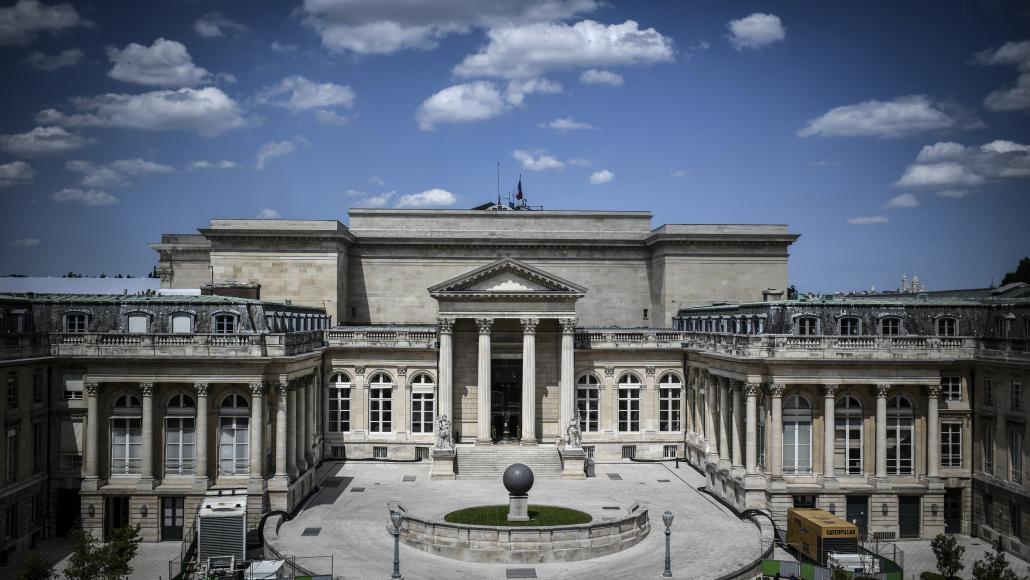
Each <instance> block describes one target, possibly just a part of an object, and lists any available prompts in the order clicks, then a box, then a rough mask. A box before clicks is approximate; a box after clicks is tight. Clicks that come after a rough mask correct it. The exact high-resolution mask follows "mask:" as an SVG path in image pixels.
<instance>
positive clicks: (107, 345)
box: [47, 331, 324, 357]
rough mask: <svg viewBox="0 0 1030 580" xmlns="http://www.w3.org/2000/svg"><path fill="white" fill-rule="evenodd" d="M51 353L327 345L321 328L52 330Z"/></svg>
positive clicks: (277, 352) (175, 352)
mask: <svg viewBox="0 0 1030 580" xmlns="http://www.w3.org/2000/svg"><path fill="white" fill-rule="evenodd" d="M48 342H49V350H48V351H47V354H49V355H52V356H104V357H111V356H126V357H130V356H149V357H223V356H232V357H266V356H293V355H297V354H304V353H307V352H314V351H315V350H317V349H319V348H322V347H323V346H324V341H323V339H322V332H321V331H305V332H291V333H285V334H197V333H193V334H120V333H64V332H53V333H50V334H49V340H48Z"/></svg>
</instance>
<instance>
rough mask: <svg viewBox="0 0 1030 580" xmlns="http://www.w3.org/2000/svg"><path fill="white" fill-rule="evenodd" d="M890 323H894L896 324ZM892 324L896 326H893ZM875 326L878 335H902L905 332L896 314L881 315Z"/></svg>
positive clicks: (900, 319)
mask: <svg viewBox="0 0 1030 580" xmlns="http://www.w3.org/2000/svg"><path fill="white" fill-rule="evenodd" d="M890 323H896V325H893V324H890ZM894 326H896V328H893V327H894ZM876 327H877V330H878V331H879V334H880V336H903V335H904V334H905V327H904V324H903V323H902V318H901V317H900V316H898V315H896V314H888V315H886V316H881V317H880V319H879V320H878V321H877V324H876ZM888 330H890V332H888Z"/></svg>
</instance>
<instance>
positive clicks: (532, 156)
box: [511, 149, 565, 171]
mask: <svg viewBox="0 0 1030 580" xmlns="http://www.w3.org/2000/svg"><path fill="white" fill-rule="evenodd" d="M511 155H512V157H514V158H515V160H516V161H518V162H519V165H521V166H522V168H523V169H525V170H527V171H546V170H548V169H562V168H564V167H565V164H564V163H562V162H561V161H559V160H558V159H556V158H554V157H552V156H551V155H548V154H547V153H545V152H543V151H540V150H536V151H523V150H522V149H516V150H515V151H512V154H511Z"/></svg>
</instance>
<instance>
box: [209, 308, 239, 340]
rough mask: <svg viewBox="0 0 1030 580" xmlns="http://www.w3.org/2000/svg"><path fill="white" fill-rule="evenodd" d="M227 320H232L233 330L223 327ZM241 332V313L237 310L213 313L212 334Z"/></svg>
mask: <svg viewBox="0 0 1030 580" xmlns="http://www.w3.org/2000/svg"><path fill="white" fill-rule="evenodd" d="M227 320H231V321H232V330H231V331H226V330H225V329H224V328H223V323H224V322H225V321H227ZM239 333H240V315H239V314H238V313H236V312H227V311H220V312H215V313H212V314H211V334H239Z"/></svg>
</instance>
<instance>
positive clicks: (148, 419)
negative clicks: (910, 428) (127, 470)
mask: <svg viewBox="0 0 1030 580" xmlns="http://www.w3.org/2000/svg"><path fill="white" fill-rule="evenodd" d="M139 392H140V395H142V396H143V420H142V421H141V423H142V428H141V429H140V431H141V433H142V437H143V449H142V451H143V457H142V458H141V461H140V470H139V476H140V478H139V479H140V480H139V486H138V487H139V488H140V489H154V383H140V384H139Z"/></svg>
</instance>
